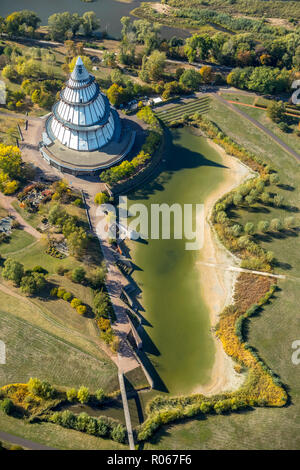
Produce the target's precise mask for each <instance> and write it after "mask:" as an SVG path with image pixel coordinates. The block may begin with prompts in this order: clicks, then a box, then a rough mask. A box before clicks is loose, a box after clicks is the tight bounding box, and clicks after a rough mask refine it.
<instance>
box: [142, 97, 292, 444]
mask: <svg viewBox="0 0 300 470" xmlns="http://www.w3.org/2000/svg"><path fill="white" fill-rule="evenodd" d="M243 110H244V111H245V107H243ZM208 117H209V119H211V120H212V121H214V122H215V123H216V124H218V126H219V127H220V128H221V129H222V130H223V131H224V132H225V133H226V134H228V135H229V136H230V137H231V138H232V139H234V140H235V141H236V142H238V143H239V144H241V145H243V146H244V147H246V148H247V149H249V150H250V151H252V152H254V153H256V154H257V155H259V156H260V157H261V158H263V159H264V160H266V161H269V163H270V164H271V165H272V166H274V167H275V168H276V169H277V170H279V174H280V178H281V183H282V184H284V185H288V186H286V187H283V188H281V189H280V188H276V192H279V193H280V194H282V195H283V196H284V198H285V200H286V201H287V202H288V204H290V205H291V206H296V207H299V202H300V200H299V199H300V198H299V185H300V174H299V163H298V162H297V161H296V159H294V158H293V157H292V156H290V155H289V154H286V153H285V152H284V150H283V149H281V148H280V147H279V146H278V145H277V144H276V143H275V142H273V141H272V140H271V139H270V138H269V137H268V136H267V135H265V134H264V133H263V132H262V131H260V130H259V129H257V128H256V127H255V126H253V125H252V124H251V123H249V122H245V123H243V122H242V121H241V118H240V116H238V115H237V114H235V113H233V112H232V111H230V110H229V109H228V108H227V107H226V106H225V105H223V104H222V103H219V102H217V101H216V100H215V99H212V101H211V107H210V110H209V113H208ZM273 189H275V188H272V190H273ZM266 209H267V211H265V208H264V207H262V206H261V207H259V206H258V211H257V212H248V211H247V212H246V211H240V212H239V213H238V214H237V217H239V218H240V219H242V220H243V221H245V220H253V221H254V222H256V223H257V221H258V220H262V219H269V218H273V217H279V218H282V217H284V216H288V215H290V212H288V211H285V210H282V209H276V208H270V207H266ZM295 215H296V217H297V214H295ZM262 243H263V246H265V247H267V249H268V250H271V251H273V252H274V253H275V254H276V256H277V257H278V259H279V261H280V262H282V263H285V265H284V264H283V265H282V266H281V268H277V271H279V270H280V271H281V272H284V273H285V274H286V275H287V279H286V280H280V281H279V282H278V287H279V291H278V292H277V293H276V298H275V300H274V301H272V303H271V304H269V305H266V306H265V307H264V309H263V311H262V312H261V314H260V315H258V316H255V317H254V318H252V319H251V321H250V322H249V330H248V342H249V344H250V345H252V346H254V347H255V348H256V349H257V350H258V352H259V354H260V356H261V357H262V358H263V360H264V361H265V362H266V363H267V364H268V366H270V367H271V369H273V371H275V372H276V373H277V374H278V375H279V376H280V377H281V380H282V381H283V383H285V384H287V386H288V391H289V396H290V399H291V400H290V404H289V405H288V406H286V407H284V408H282V409H275V408H274V409H272V408H256V409H254V410H252V411H246V412H239V413H232V414H230V415H226V416H208V417H206V418H202V417H199V418H198V419H193V420H188V421H185V422H181V423H178V424H175V425H171V426H166V427H164V428H163V429H161V430H160V431H159V432H158V433H157V434H156V435H155V436H154V437H153V439H152V441H151V442H150V443H148V444H146V445H145V449H154V450H157V449H168V450H172V449H201V450H203V449H298V448H299V445H300V438H299V433H298V432H297V429H298V427H299V416H300V376H299V373H298V372H299V371H298V369H297V367H298V368H299V366H296V365H294V364H293V363H292V361H291V355H292V353H293V349H292V342H293V341H294V340H297V339H299V335H298V333H297V332H298V331H299V327H298V326H299V325H298V323H299V320H298V319H297V311H298V310H299V309H298V305H297V304H298V292H299V281H300V262H299V256H298V253H299V237H298V236H297V233H295V234H294V236H290V235H287V234H284V235H283V236H282V237H274V236H270V238H269V239H267V240H265V241H262Z"/></svg>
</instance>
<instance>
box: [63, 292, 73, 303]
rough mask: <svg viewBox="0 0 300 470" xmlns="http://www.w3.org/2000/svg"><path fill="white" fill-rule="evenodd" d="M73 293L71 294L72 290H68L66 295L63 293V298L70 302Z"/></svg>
mask: <svg viewBox="0 0 300 470" xmlns="http://www.w3.org/2000/svg"><path fill="white" fill-rule="evenodd" d="M72 297H73V295H72V294H71V292H66V293H65V294H64V295H63V299H64V300H65V301H66V302H70V301H71V299H72Z"/></svg>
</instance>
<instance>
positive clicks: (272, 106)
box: [267, 101, 285, 122]
mask: <svg viewBox="0 0 300 470" xmlns="http://www.w3.org/2000/svg"><path fill="white" fill-rule="evenodd" d="M267 115H268V116H269V118H270V119H272V121H274V122H280V121H282V120H283V119H284V118H285V105H284V103H283V101H278V102H277V101H271V103H269V104H268V106H267Z"/></svg>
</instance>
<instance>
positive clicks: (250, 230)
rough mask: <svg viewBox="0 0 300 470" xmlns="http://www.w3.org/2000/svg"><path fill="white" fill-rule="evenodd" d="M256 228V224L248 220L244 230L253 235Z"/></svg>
mask: <svg viewBox="0 0 300 470" xmlns="http://www.w3.org/2000/svg"><path fill="white" fill-rule="evenodd" d="M254 229H255V227H254V224H253V223H252V222H247V223H246V224H245V227H244V231H245V233H247V234H248V235H252V234H253V233H254Z"/></svg>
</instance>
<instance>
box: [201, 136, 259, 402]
mask: <svg viewBox="0 0 300 470" xmlns="http://www.w3.org/2000/svg"><path fill="white" fill-rule="evenodd" d="M207 142H208V143H209V145H210V146H211V147H212V148H214V150H216V151H217V152H218V153H219V155H220V156H221V158H222V164H223V165H224V166H225V167H226V173H225V179H224V180H223V181H222V182H221V183H220V184H219V185H218V187H217V189H216V190H215V191H213V192H212V193H211V194H210V196H209V197H208V198H207V199H206V201H205V207H204V214H205V228H204V246H203V249H202V250H201V253H200V255H199V261H198V263H197V265H198V269H199V280H200V289H201V293H202V296H203V299H204V302H205V303H206V305H207V306H208V309H209V312H210V321H211V328H212V332H213V337H214V342H215V362H214V366H213V369H212V373H211V379H210V381H209V382H208V383H207V384H206V385H204V386H199V387H196V388H195V389H194V390H193V393H203V394H205V395H214V394H217V393H220V392H223V391H233V390H237V389H238V388H239V387H240V386H241V384H242V382H243V381H244V375H241V374H238V373H237V372H236V371H235V369H234V361H233V360H232V359H231V358H230V357H229V356H227V354H226V353H225V351H224V349H223V346H222V343H221V341H220V340H219V339H218V338H217V337H216V336H215V335H214V328H215V326H216V325H217V323H218V321H219V315H220V313H221V312H222V311H223V309H224V307H226V306H227V305H230V304H231V303H232V297H233V292H234V286H235V281H236V278H237V275H238V273H236V272H233V271H229V270H226V267H228V266H238V265H239V263H238V259H237V258H236V257H234V256H233V255H232V254H231V253H230V252H228V251H227V250H226V249H225V248H224V247H223V245H222V244H221V243H220V241H219V240H218V239H217V236H216V234H215V232H214V230H213V228H212V226H211V224H210V222H209V219H210V217H211V211H212V209H213V207H214V205H215V203H216V202H217V200H218V199H219V198H220V197H221V196H223V195H224V194H226V193H228V192H230V191H231V190H232V189H234V188H236V187H237V186H238V185H240V184H241V183H242V182H243V181H244V180H245V179H247V178H249V177H250V176H251V175H252V174H253V173H252V172H251V170H249V168H248V167H246V166H245V165H243V164H242V163H241V162H240V161H239V160H237V159H236V158H234V157H232V156H230V155H228V154H227V153H226V152H225V150H224V149H222V147H220V146H219V145H217V144H215V143H214V142H213V141H212V140H210V139H207Z"/></svg>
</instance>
